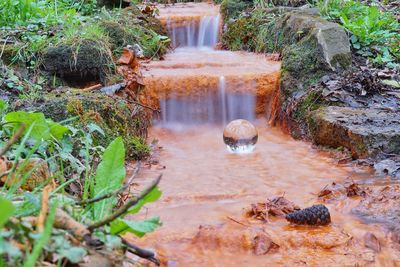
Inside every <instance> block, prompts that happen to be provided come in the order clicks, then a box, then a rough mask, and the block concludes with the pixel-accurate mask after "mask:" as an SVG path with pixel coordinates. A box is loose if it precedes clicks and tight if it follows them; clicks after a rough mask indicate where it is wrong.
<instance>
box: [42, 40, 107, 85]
mask: <svg viewBox="0 0 400 267" xmlns="http://www.w3.org/2000/svg"><path fill="white" fill-rule="evenodd" d="M42 54H43V55H42V60H41V68H42V69H43V70H45V71H47V72H48V73H50V74H51V75H56V76H58V77H60V78H62V79H63V80H64V81H66V82H67V83H68V84H70V85H75V84H84V83H86V82H93V81H96V82H98V81H101V82H102V83H105V80H106V77H107V76H109V75H111V74H112V73H113V66H114V62H113V58H112V53H111V50H110V48H109V47H108V44H106V43H103V42H101V41H100V40H99V41H98V42H97V41H96V42H95V41H92V40H79V43H76V44H66V43H60V44H59V45H57V46H55V47H48V48H46V50H45V51H43V52H42Z"/></svg>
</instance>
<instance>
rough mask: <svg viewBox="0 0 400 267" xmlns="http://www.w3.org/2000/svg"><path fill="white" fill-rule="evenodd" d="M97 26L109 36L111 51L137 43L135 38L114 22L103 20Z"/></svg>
mask: <svg viewBox="0 0 400 267" xmlns="http://www.w3.org/2000/svg"><path fill="white" fill-rule="evenodd" d="M99 26H100V27H101V28H102V29H103V30H104V32H105V33H106V34H107V35H108V36H109V38H110V43H111V44H112V50H113V51H116V50H119V49H121V48H122V47H125V46H126V45H133V44H135V43H137V42H138V40H137V38H136V36H135V35H134V34H133V33H132V32H130V31H129V30H127V29H126V28H125V27H124V26H123V25H121V24H119V23H117V22H115V21H111V20H103V21H101V22H100V23H99Z"/></svg>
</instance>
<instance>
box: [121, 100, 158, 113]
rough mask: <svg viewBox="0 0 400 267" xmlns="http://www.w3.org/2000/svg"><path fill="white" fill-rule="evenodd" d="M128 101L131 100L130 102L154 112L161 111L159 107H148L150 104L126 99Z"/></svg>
mask: <svg viewBox="0 0 400 267" xmlns="http://www.w3.org/2000/svg"><path fill="white" fill-rule="evenodd" d="M128 102H131V103H133V104H136V105H139V106H141V107H144V108H148V109H150V110H152V111H155V112H161V111H160V110H159V109H157V108H153V107H150V106H147V105H145V104H142V103H140V102H139V101H135V100H128Z"/></svg>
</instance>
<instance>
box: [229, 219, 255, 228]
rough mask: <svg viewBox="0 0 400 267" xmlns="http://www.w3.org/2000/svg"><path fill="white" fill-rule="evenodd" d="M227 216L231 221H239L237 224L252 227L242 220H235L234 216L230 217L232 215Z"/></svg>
mask: <svg viewBox="0 0 400 267" xmlns="http://www.w3.org/2000/svg"><path fill="white" fill-rule="evenodd" d="M226 218H228V219H229V220H231V221H233V222H235V223H237V224H240V225H243V226H245V227H250V225H248V224H245V223H242V222H239V221H238V220H235V219H234V218H232V217H230V216H226Z"/></svg>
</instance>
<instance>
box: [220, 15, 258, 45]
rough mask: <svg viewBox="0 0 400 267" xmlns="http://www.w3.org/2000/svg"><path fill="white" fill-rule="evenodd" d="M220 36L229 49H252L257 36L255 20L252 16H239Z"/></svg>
mask: <svg viewBox="0 0 400 267" xmlns="http://www.w3.org/2000/svg"><path fill="white" fill-rule="evenodd" d="M232 24H233V25H232V26H231V27H228V28H227V31H226V32H225V33H224V35H223V37H222V44H223V46H224V47H227V48H229V49H230V50H247V51H254V50H255V47H256V38H257V30H258V29H257V27H258V26H257V22H256V20H255V18H253V17H241V18H239V19H237V20H236V21H234V22H233V23H232Z"/></svg>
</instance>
